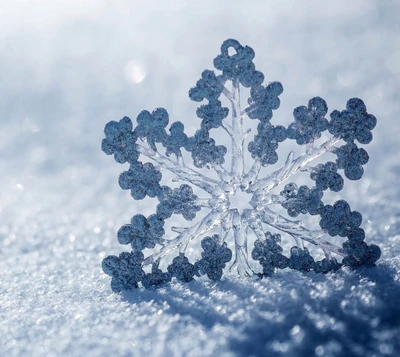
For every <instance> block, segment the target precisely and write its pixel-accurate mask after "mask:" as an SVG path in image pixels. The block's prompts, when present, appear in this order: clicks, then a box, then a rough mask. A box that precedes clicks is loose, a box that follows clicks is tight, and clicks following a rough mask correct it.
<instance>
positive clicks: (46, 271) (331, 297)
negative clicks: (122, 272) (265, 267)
mask: <svg viewBox="0 0 400 357" xmlns="http://www.w3.org/2000/svg"><path fill="white" fill-rule="evenodd" d="M399 15H400V2H398V1H396V0H392V1H389V0H385V1H379V2H378V1H372V0H354V1H351V2H350V1H347V0H340V1H332V2H331V3H330V4H328V3H327V2H325V1H317V0H315V1H311V0H310V1H302V2H299V1H295V0H292V1H277V0H276V1H263V0H259V1H253V2H248V4H247V5H246V6H244V2H241V1H229V0H224V1H218V2H214V1H211V0H209V1H202V2H201V3H196V4H194V3H193V4H192V3H190V2H187V1H183V0H182V1H170V2H168V1H142V2H140V1H130V2H126V1H123V0H120V1H115V2H112V3H111V2H105V1H85V2H81V1H79V2H78V1H75V0H74V1H71V0H68V1H67V0H64V1H35V2H22V1H13V2H9V1H1V2H0V31H1V36H0V78H1V80H0V118H1V121H0V153H1V156H0V169H1V173H2V174H1V176H0V187H1V191H0V347H1V354H2V355H3V356H109V355H111V356H142V355H144V354H146V353H148V354H149V355H152V356H275V355H276V356H281V355H282V356H398V355H400V304H399V301H400V272H399V271H400V256H399V254H400V221H399V217H400V203H399V202H400V186H399V184H398V182H399V176H400V164H399V162H398V158H399V149H400V144H399V137H400V123H399V121H398V117H399V114H400V94H399V93H400V65H399V63H400V24H399V22H398V18H399ZM230 37H231V38H236V39H238V40H239V41H240V42H241V43H242V44H244V45H245V44H247V45H249V46H251V47H252V48H253V49H254V50H255V52H256V58H255V63H256V65H257V68H258V69H259V70H261V71H263V73H264V74H265V77H266V79H267V80H270V81H273V80H279V81H281V82H282V83H283V85H284V89H285V90H284V93H283V94H282V96H281V102H282V104H281V108H280V109H279V110H278V111H277V112H276V114H274V120H273V123H274V124H280V123H283V124H285V125H287V124H288V123H289V122H290V121H291V118H292V117H291V112H292V110H293V108H294V107H296V106H298V105H305V104H306V103H307V102H308V100H309V99H310V98H311V97H313V96H316V95H320V96H321V97H323V98H324V99H325V100H326V101H327V102H328V106H329V108H330V109H331V110H332V109H343V108H344V106H345V103H346V101H347V99H349V98H351V97H360V98H362V99H363V100H364V102H365V103H366V105H367V108H368V111H369V112H370V113H373V114H374V115H375V116H376V117H377V118H378V126H377V128H376V129H375V130H374V141H373V142H372V143H371V144H370V145H369V146H368V148H367V150H368V152H369V155H370V157H371V159H370V162H369V163H368V164H367V165H366V173H365V175H364V177H363V178H362V179H361V181H358V182H354V183H350V184H347V182H346V187H345V189H344V190H343V191H342V192H341V193H340V195H341V197H343V198H344V199H346V200H348V202H349V203H350V205H351V207H352V209H356V210H358V211H360V212H361V213H362V214H363V218H364V220H363V228H364V229H365V230H366V233H367V238H366V240H367V242H368V243H369V244H370V243H375V244H379V245H380V247H381V249H382V253H383V254H382V258H381V259H380V260H379V262H378V265H377V267H374V268H363V269H359V270H356V271H350V270H348V269H342V270H341V271H338V272H336V273H332V274H328V275H317V274H314V273H309V274H301V273H299V272H296V271H289V270H284V271H281V272H279V273H278V274H276V276H274V277H273V278H270V279H265V280H262V281H250V280H246V279H241V278H238V277H236V275H229V274H228V275H226V277H225V278H224V279H223V280H222V281H221V282H219V283H217V284H214V283H211V282H210V281H208V280H206V279H201V280H199V281H194V282H191V283H189V284H179V283H174V284H172V285H171V286H169V287H166V288H163V289H160V290H158V291H142V290H139V291H134V292H133V293H129V294H126V295H124V296H121V295H117V294H113V293H111V289H110V287H109V283H110V278H109V277H108V276H106V275H105V274H104V273H103V272H102V271H101V260H102V259H103V258H104V257H105V256H106V255H109V254H117V253H118V252H120V251H121V247H120V245H119V244H118V242H117V240H116V232H117V230H118V228H119V227H120V226H121V225H122V224H125V223H127V222H128V221H129V219H130V218H131V217H132V216H133V215H134V214H136V213H139V212H140V213H143V214H145V215H148V214H151V213H154V208H155V207H154V202H152V201H151V200H150V201H146V200H145V201H140V202H135V201H133V200H132V199H131V198H130V196H129V193H128V192H125V191H122V190H121V189H120V188H119V187H118V184H117V178H118V175H119V173H120V172H121V171H122V169H123V167H122V166H121V165H117V164H116V163H115V162H113V160H112V159H111V158H110V157H106V156H105V155H104V154H103V153H102V152H101V151H100V143H101V139H102V138H103V127H104V125H105V123H106V122H108V121H110V120H118V119H120V118H122V117H123V116H124V115H128V116H130V117H131V118H132V119H134V118H135V117H136V115H137V114H138V113H139V112H140V111H141V110H142V109H148V110H152V109H153V108H156V107H160V106H161V107H165V108H166V109H168V111H169V113H170V116H171V120H172V121H174V120H182V121H183V122H184V123H185V126H186V128H187V130H188V131H189V133H191V134H193V132H194V131H195V130H196V129H197V128H198V127H199V124H200V120H199V119H198V118H196V117H195V114H194V113H195V108H196V104H195V103H193V102H191V101H190V100H189V99H188V97H187V91H188V89H189V88H191V87H192V86H193V85H194V84H195V83H196V81H197V80H198V78H199V77H200V73H201V71H202V70H203V69H205V68H210V69H211V66H212V59H213V58H214V57H215V56H216V55H217V54H218V52H219V46H220V44H221V43H222V42H223V41H224V40H225V39H226V38H230ZM278 153H279V152H278Z"/></svg>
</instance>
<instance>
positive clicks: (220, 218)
mask: <svg viewBox="0 0 400 357" xmlns="http://www.w3.org/2000/svg"><path fill="white" fill-rule="evenodd" d="M254 56H255V53H254V51H253V49H252V48H250V47H248V46H242V45H241V44H240V43H239V42H238V41H236V40H232V39H229V40H227V41H225V42H224V43H223V44H222V46H221V53H220V54H219V55H218V56H217V57H216V58H215V59H214V67H215V68H216V69H217V70H219V71H221V72H222V73H220V74H216V73H215V72H214V71H211V70H205V71H204V72H203V73H202V74H201V78H200V79H199V80H198V82H197V83H196V85H195V86H194V87H193V88H192V89H190V91H189V97H190V99H192V100H193V101H196V102H204V101H205V103H204V104H202V105H200V106H199V107H198V108H197V112H196V114H197V116H198V118H199V119H201V125H200V129H199V130H197V131H196V133H195V134H194V135H193V136H187V135H186V134H185V132H184V125H183V124H182V123H181V122H179V121H177V122H174V123H172V124H171V125H170V126H169V129H168V131H169V134H168V132H167V127H168V124H169V115H168V112H167V111H166V110H165V109H163V108H157V109H155V110H154V111H153V112H152V113H150V112H148V111H146V110H144V111H142V112H141V113H140V114H139V115H138V117H137V125H136V127H135V128H133V124H132V121H131V120H130V119H129V118H128V117H124V118H123V119H121V120H120V121H119V122H115V121H112V122H110V123H108V124H107V125H106V127H105V130H104V132H105V135H106V137H105V139H104V140H103V142H102V150H103V151H104V152H105V153H106V154H107V155H112V154H113V155H114V157H115V160H116V161H117V162H118V163H125V162H127V163H129V164H130V167H129V169H128V171H125V172H123V173H122V174H121V175H120V178H119V184H120V186H121V188H122V189H125V190H130V192H131V195H132V197H133V198H134V199H136V200H141V199H144V198H145V197H146V196H148V197H152V198H157V199H158V202H159V203H158V204H157V205H156V206H155V213H154V214H152V215H150V216H149V217H145V216H143V215H141V214H137V215H135V216H134V217H133V218H132V220H131V223H130V224H126V225H124V226H123V227H122V228H120V230H119V231H118V241H119V242H120V243H121V244H124V245H128V244H129V245H131V248H132V249H131V252H123V253H121V254H120V256H119V257H117V256H109V257H107V258H105V259H104V261H103V270H104V272H105V273H106V274H108V275H110V276H111V277H112V283H111V287H112V289H113V291H115V292H120V291H124V290H132V289H133V288H137V287H139V286H140V285H139V284H141V285H142V286H143V287H145V288H151V287H159V286H163V285H165V284H167V283H168V282H169V281H170V280H171V279H172V278H174V279H177V280H179V281H183V282H188V281H191V280H192V279H193V278H194V277H195V276H201V275H206V276H207V277H208V278H209V279H211V280H214V281H217V280H220V279H221V277H222V276H223V273H224V269H225V267H226V266H227V265H230V270H237V271H238V273H239V274H240V275H242V276H259V277H265V276H271V275H273V274H274V272H275V270H276V269H285V268H291V269H295V270H300V271H311V270H314V271H315V272H323V273H327V272H329V271H332V270H337V269H339V268H340V266H341V265H348V266H352V267H356V266H360V265H374V263H375V262H376V261H377V260H378V259H379V257H380V249H379V247H378V246H376V245H374V244H371V245H367V244H366V243H365V242H364V238H365V233H364V230H363V229H362V228H360V225H361V222H362V216H361V214H360V213H359V212H357V211H352V210H351V208H350V206H349V204H348V203H347V202H346V201H344V200H339V201H337V202H335V203H334V204H333V205H329V204H325V203H324V202H323V196H324V192H326V190H328V189H329V190H330V191H333V192H339V191H340V190H342V188H343V185H344V179H343V177H342V175H341V173H342V172H343V173H344V176H345V177H346V178H347V179H349V180H358V179H360V178H361V176H362V175H363V173H364V169H363V165H365V164H366V163H367V162H368V159H369V157H368V154H367V152H366V151H365V150H364V149H363V148H359V147H358V146H357V144H356V143H355V141H358V142H359V143H360V144H368V143H369V142H370V141H371V140H372V134H371V130H372V129H373V128H374V127H375V125H376V118H375V117H374V116H373V115H371V114H368V112H367V109H366V107H365V105H364V103H363V102H362V100H360V99H357V98H353V99H350V100H349V101H348V102H347V105H346V109H345V110H343V111H337V110H335V111H333V112H332V113H331V114H330V119H328V118H327V117H326V116H327V113H328V106H327V104H326V102H325V100H323V99H322V98H320V97H315V98H312V99H310V100H309V102H308V105H307V106H300V107H297V108H295V110H294V112H293V116H294V121H293V122H292V123H291V124H289V126H288V127H287V128H285V127H284V126H281V125H273V124H271V120H272V117H273V111H274V110H276V109H278V108H279V106H280V99H279V96H280V94H281V93H282V92H283V87H282V84H281V83H279V82H270V83H266V84H263V82H264V75H263V74H262V73H261V72H260V71H257V70H256V68H255V65H254V63H253V59H254ZM241 87H244V88H245V89H246V88H248V89H249V94H250V96H249V98H248V105H247V106H246V107H242V104H241V93H240V89H241ZM221 97H222V98H223V97H225V101H227V102H228V103H229V106H230V108H228V107H225V106H224V104H223V103H222V101H221V100H220V99H222V98H221ZM229 114H230V117H231V120H230V122H228V117H229ZM244 119H247V120H248V119H250V120H258V126H257V132H256V133H255V135H254V136H253V137H252V140H249V142H248V143H247V142H246V139H247V137H248V136H249V133H250V130H244V126H243V121H244ZM214 130H223V131H225V132H226V134H227V135H228V137H229V138H230V139H229V140H230V143H231V145H230V146H231V147H230V151H229V150H228V148H227V147H226V146H224V145H217V143H216V140H215V139H214V138H213V131H214ZM328 132H329V133H330V134H331V135H330V137H329V138H328V140H326V141H324V142H322V143H320V144H319V145H317V144H316V143H315V141H317V140H319V139H321V140H322V138H323V136H322V134H323V133H324V134H325V136H326V134H327V133H328ZM217 137H218V136H217ZM287 139H289V140H290V139H292V140H294V141H295V142H296V143H297V144H298V145H300V146H303V147H304V151H303V153H302V154H301V155H299V156H297V157H295V155H294V152H293V151H291V152H290V153H289V155H288V156H287V158H286V161H285V163H284V164H283V166H280V167H278V168H277V169H276V170H271V172H270V173H269V174H267V175H264V176H263V177H260V176H261V174H260V172H261V171H262V168H263V167H267V166H272V165H274V164H276V163H277V161H278V154H277V149H278V147H279V145H280V144H281V143H282V142H284V141H285V140H287ZM340 142H342V144H343V145H342V146H336V145H337V144H339V143H340ZM245 144H246V145H247V146H246V145H245ZM162 147H164V148H165V153H164V154H163V153H162V152H160V148H162ZM246 147H247V149H248V151H249V154H250V155H248V156H249V157H250V156H251V158H252V160H253V162H252V164H251V165H249V167H247V165H245V161H246V164H247V163H248V160H251V159H250V158H247V156H246V155H245V149H246ZM183 150H185V151H184V153H185V154H186V153H190V155H191V158H192V160H193V166H194V167H191V166H190V165H188V164H187V161H188V160H187V159H186V160H184V155H183ZM228 153H229V154H228ZM325 153H331V154H334V155H336V156H337V159H336V162H332V161H327V162H326V163H325V164H321V163H319V164H317V165H315V166H313V165H312V163H313V161H314V160H315V159H317V158H320V156H321V155H323V154H325ZM227 155H229V156H230V157H229V160H225V159H226V157H227ZM144 159H149V160H150V161H151V162H145V163H143V162H142V161H140V160H144ZM225 161H228V163H229V166H230V167H229V168H227V165H226V163H225ZM164 170H165V171H169V172H170V173H172V174H173V175H174V180H173V181H174V182H179V184H180V186H178V187H174V188H171V187H169V186H165V185H164V186H162V185H161V184H160V183H161V180H162V174H161V171H164ZM205 170H208V172H210V175H207V174H205V173H204V171H205ZM340 170H343V171H340ZM211 173H213V175H214V177H213V175H211ZM307 173H308V174H309V175H310V181H311V182H312V183H313V186H312V187H308V186H306V185H301V186H299V187H298V186H297V185H296V184H295V183H294V182H287V181H288V180H289V179H290V178H291V177H292V176H293V175H294V174H299V175H306V174H307ZM181 183H182V184H181ZM278 186H279V187H278ZM194 189H196V190H197V191H195V190H194ZM201 191H202V192H204V197H198V195H197V194H198V192H201ZM238 192H242V193H244V194H246V195H248V202H249V204H250V206H251V208H246V209H243V210H239V209H238V208H237V207H234V205H233V204H232V202H233V197H234V196H235V195H236V193H238ZM283 210H285V211H286V212H287V215H288V216H289V217H286V213H282V211H283ZM299 214H310V215H314V216H319V217H320V221H319V224H320V228H321V229H317V230H310V229H307V228H306V227H304V225H303V223H302V222H301V221H298V220H293V219H291V218H290V217H297V216H298V215H299ZM172 215H182V217H183V219H184V220H186V221H187V222H188V225H187V226H186V227H179V228H178V227H172V229H171V232H172V233H175V236H171V233H166V232H165V221H166V220H167V219H169V218H171V216H172ZM270 230H272V232H271V231H270ZM278 232H279V233H278ZM251 235H252V236H253V237H255V241H254V243H253V244H252V247H248V245H249V244H248V238H249V237H250V236H251ZM281 235H285V236H288V237H292V238H293V240H294V243H295V245H294V246H293V247H292V248H291V249H290V255H289V256H288V257H286V256H285V255H284V254H283V249H282V247H281ZM326 235H328V236H340V237H343V238H345V241H344V242H343V243H342V246H338V245H335V244H333V243H331V242H329V241H328V240H326V239H325V238H324V236H326ZM192 240H200V245H201V248H202V251H201V253H199V257H198V259H197V261H194V262H190V260H189V259H188V256H187V254H186V253H187V247H188V246H189V243H190V242H191V241H192ZM228 243H229V244H228ZM305 243H306V244H309V245H313V246H316V247H318V248H320V249H321V250H322V251H323V253H324V254H325V258H324V259H323V260H320V261H316V260H314V258H313V256H311V253H310V251H309V249H308V248H307V247H305V246H304V244H305ZM229 247H232V248H233V250H234V252H232V250H231V249H230V248H229ZM249 249H251V254H248V250H249ZM173 253H175V256H174V255H173ZM333 254H334V255H335V256H339V257H340V258H342V259H341V261H342V262H341V263H339V262H338V261H337V260H336V258H335V257H333V256H332V255H333ZM167 256H168V257H169V259H170V262H171V263H170V265H169V266H168V267H167V271H166V272H163V271H162V270H161V269H160V262H161V261H162V259H164V258H166V257H167ZM249 257H251V258H252V261H249ZM232 258H234V261H233V263H229V262H230V261H231V260H232ZM257 264H258V267H259V269H258V270H257V268H255V266H256V265H257ZM147 266H151V269H150V270H149V271H148V272H146V271H145V270H144V269H146V270H147V269H148V268H147Z"/></svg>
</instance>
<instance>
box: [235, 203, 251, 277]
mask: <svg viewBox="0 0 400 357" xmlns="http://www.w3.org/2000/svg"><path fill="white" fill-rule="evenodd" d="M229 211H230V212H231V213H232V228H233V235H234V239H235V261H234V263H233V264H232V265H231V267H230V268H229V270H230V271H232V270H237V271H238V273H239V275H240V276H253V275H254V272H253V270H252V269H251V268H250V266H249V263H248V255H247V234H246V229H247V225H248V224H247V221H246V220H245V219H244V217H243V216H242V215H241V214H239V212H238V210H237V209H231V210H229Z"/></svg>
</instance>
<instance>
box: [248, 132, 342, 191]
mask: <svg viewBox="0 0 400 357" xmlns="http://www.w3.org/2000/svg"><path fill="white" fill-rule="evenodd" d="M339 140H340V138H337V137H333V138H331V139H330V140H328V141H326V142H324V143H323V144H321V145H320V146H318V147H316V148H314V149H312V150H310V152H308V153H307V152H306V153H305V154H303V155H300V156H299V157H297V158H296V159H293V152H291V153H290V154H289V156H288V158H287V160H286V163H285V164H284V165H283V166H282V167H281V168H280V169H278V170H276V171H274V172H273V173H271V174H270V175H268V176H267V177H265V178H263V179H261V180H258V181H257V182H255V183H254V184H252V185H250V186H249V189H248V190H247V192H255V191H264V192H265V193H268V192H269V191H271V190H272V189H273V188H274V187H276V186H278V185H279V184H280V183H281V182H282V181H285V180H286V179H288V178H289V177H290V176H292V175H293V174H295V173H296V172H298V171H299V170H301V169H302V168H303V167H305V166H306V165H307V164H308V163H309V162H311V161H313V160H315V159H316V158H318V157H319V156H321V155H322V154H324V153H325V152H327V151H330V149H331V147H332V146H333V145H335V144H336V143H337V142H338V141H339Z"/></svg>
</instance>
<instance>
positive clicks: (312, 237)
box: [246, 206, 347, 257]
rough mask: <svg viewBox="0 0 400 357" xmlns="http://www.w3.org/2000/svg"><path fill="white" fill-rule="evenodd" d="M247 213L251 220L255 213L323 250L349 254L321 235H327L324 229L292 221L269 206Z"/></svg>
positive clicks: (268, 223)
mask: <svg viewBox="0 0 400 357" xmlns="http://www.w3.org/2000/svg"><path fill="white" fill-rule="evenodd" d="M246 214H247V215H248V216H249V220H251V219H254V218H251V217H252V216H254V215H255V217H256V219H257V218H258V219H260V220H261V221H262V222H264V223H265V224H267V225H269V226H271V227H273V228H275V229H278V230H280V231H282V232H285V233H287V234H289V235H291V236H292V237H297V238H300V239H301V240H303V241H306V242H308V243H311V244H314V245H316V246H317V247H320V248H321V249H323V250H326V251H329V252H332V253H335V254H338V255H341V256H343V257H345V256H347V254H346V252H345V250H344V249H343V248H340V247H338V246H336V245H335V244H332V243H330V242H328V241H326V240H324V239H322V238H321V237H322V236H324V235H325V231H324V230H322V229H321V230H315V231H311V230H309V229H307V228H305V227H303V226H302V225H300V224H299V223H298V222H294V221H291V220H289V219H287V218H285V217H282V216H281V215H279V214H277V213H275V212H273V211H271V210H270V209H269V208H268V207H266V206H264V207H263V209H262V210H248V211H247V212H246Z"/></svg>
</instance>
